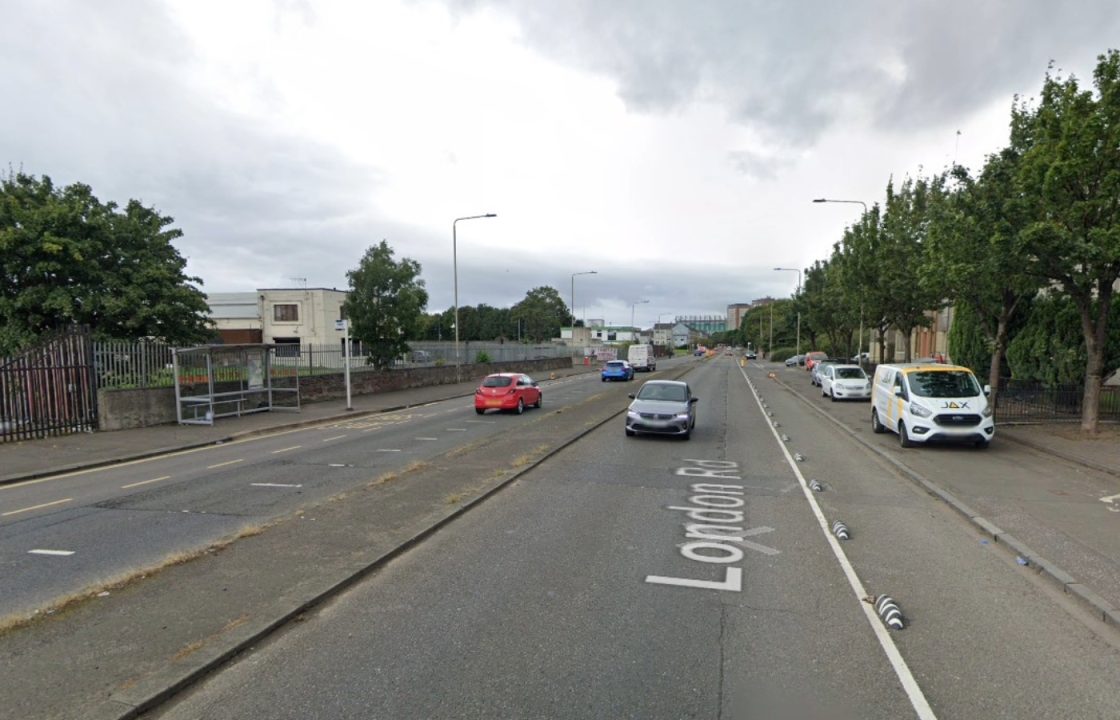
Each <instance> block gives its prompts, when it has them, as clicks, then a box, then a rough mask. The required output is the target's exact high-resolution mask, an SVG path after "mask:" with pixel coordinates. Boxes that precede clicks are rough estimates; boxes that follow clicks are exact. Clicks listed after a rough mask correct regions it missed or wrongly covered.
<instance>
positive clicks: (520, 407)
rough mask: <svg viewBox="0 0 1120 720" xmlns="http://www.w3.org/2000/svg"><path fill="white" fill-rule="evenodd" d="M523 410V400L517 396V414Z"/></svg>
mask: <svg viewBox="0 0 1120 720" xmlns="http://www.w3.org/2000/svg"><path fill="white" fill-rule="evenodd" d="M523 412H525V401H524V400H523V399H522V398H517V414H518V415H520V414H521V413H523Z"/></svg>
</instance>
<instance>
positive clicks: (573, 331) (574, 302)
mask: <svg viewBox="0 0 1120 720" xmlns="http://www.w3.org/2000/svg"><path fill="white" fill-rule="evenodd" d="M598 274H599V273H598V272H596V271H595V270H584V271H583V272H574V273H572V338H573V339H574V338H575V336H576V275H598Z"/></svg>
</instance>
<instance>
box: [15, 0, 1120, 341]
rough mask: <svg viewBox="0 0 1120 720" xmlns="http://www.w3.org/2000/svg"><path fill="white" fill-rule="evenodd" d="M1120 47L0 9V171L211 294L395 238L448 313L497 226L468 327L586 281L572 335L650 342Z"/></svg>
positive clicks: (1097, 36)
mask: <svg viewBox="0 0 1120 720" xmlns="http://www.w3.org/2000/svg"><path fill="white" fill-rule="evenodd" d="M1117 45H1120V3H1117V2H1116V0H1103V1H1093V2H1090V1H1084V2H1078V3H1075V4H1071V5H1068V6H1064V7H1063V6H1059V5H1057V4H1055V3H1053V2H1049V1H1046V2H1044V1H1039V0H1005V1H993V0H984V1H981V2H976V1H975V0H970V1H969V2H959V1H956V0H937V1H929V2H918V1H907V2H899V1H898V0H889V1H888V0H883V1H876V2H871V1H865V2H860V1H853V0H848V1H846V2H819V3H808V2H801V3H795V2H779V1H778V0H774V1H772V2H748V1H746V0H725V1H714V0H709V1H705V2H699V1H696V0H691V1H688V2H686V1H684V0H680V1H670V0H599V1H598V2H592V1H591V0H564V1H563V2H554V1H552V0H535V1H524V2H517V1H514V0H447V1H446V2H441V1H438V0H437V1H432V2H425V1H421V2H410V1H404V2H401V1H398V0H371V1H364V0H338V1H335V0H302V1H301V0H271V1H270V0H236V1H235V2H231V1H230V0H181V1H170V2H154V1H145V0H131V1H130V0H98V1H97V2H90V1H89V0H34V1H32V0H28V1H24V2H21V1H19V0H0V98H2V99H3V110H2V111H0V161H2V162H3V163H5V164H6V165H9V166H10V167H11V168H12V169H15V170H20V169H22V170H23V171H24V172H27V173H30V174H34V175H49V176H50V177H51V178H52V179H53V180H54V181H55V183H56V184H59V185H63V184H70V183H73V182H84V183H87V184H89V185H90V186H92V188H93V191H94V193H95V194H96V195H97V196H98V197H99V198H100V199H101V200H103V201H109V200H115V201H117V202H119V203H121V204H123V203H124V202H126V201H127V200H128V199H130V198H136V199H138V200H141V201H142V202H143V203H145V204H147V205H152V206H155V207H156V208H157V209H158V210H160V211H161V212H162V213H164V214H166V215H170V216H172V217H174V218H175V226H176V227H178V228H179V229H181V230H182V231H183V233H184V236H183V238H181V239H180V240H179V241H178V242H177V247H178V249H179V251H180V253H181V254H182V255H183V256H185V257H186V258H188V272H189V273H190V274H192V275H197V276H199V277H200V278H201V279H202V281H203V290H205V291H208V292H238V291H251V290H254V289H257V288H274V287H300V286H303V285H304V284H305V283H306V285H307V286H308V287H337V288H340V289H344V288H346V287H347V280H346V272H347V271H348V270H351V269H353V268H355V267H356V266H357V264H358V262H359V260H360V258H361V256H362V254H363V253H364V252H365V250H366V248H368V247H369V246H370V245H372V244H375V243H377V242H379V241H380V240H381V239H385V240H387V241H388V242H389V244H390V245H391V246H392V247H393V248H394V250H395V251H396V254H397V257H398V258H400V257H410V258H413V259H415V260H417V261H419V262H420V263H421V265H422V267H423V273H422V277H423V279H424V280H425V282H426V285H427V288H428V292H429V294H430V302H429V306H428V309H429V310H430V311H442V310H444V309H446V308H448V307H450V306H451V305H452V302H453V294H452V287H453V282H452V280H453V275H452V237H451V235H452V233H451V226H452V220H453V219H454V218H456V217H460V216H467V215H476V214H482V213H489V212H493V213H497V215H498V217H496V218H493V219H485V220H472V221H469V222H460V223H459V224H458V279H459V302H460V304H461V305H476V304H478V303H482V302H484V303H488V304H490V305H494V306H499V307H503V306H509V305H511V304H513V303H515V302H517V301H518V300H520V299H521V298H522V297H524V295H525V293H526V291H528V290H529V289H531V288H533V287H537V286H542V285H548V286H552V287H554V288H556V289H557V290H558V291H559V292H560V294H561V296H562V297H563V298H564V299H565V300H566V301H568V300H570V298H569V295H570V292H571V283H572V273H576V272H583V271H588V270H595V271H597V275H586V276H579V277H576V278H575V304H576V314H577V316H578V317H589V318H603V319H606V320H607V321H608V322H610V323H613V324H629V322H630V317H631V312H632V311H633V312H634V314H635V320H636V321H637V323H638V324H640V325H643V326H649V325H650V324H652V323H653V322H654V321H655V320H657V319H658V317H659V316H660V317H661V319H662V320H667V319H668V318H669V317H671V316H673V315H722V314H723V313H724V312H725V309H726V306H727V305H728V304H729V303H733V302H749V301H751V300H753V299H755V298H759V297H763V296H766V295H773V296H775V297H784V296H788V295H789V294H790V293H792V292H793V290H794V288H795V286H796V284H797V274H796V273H790V272H774V270H773V268H774V267H775V266H781V267H789V268H805V267H808V266H809V265H811V264H812V263H813V261H815V260H818V259H825V258H827V257H828V255H829V253H830V251H831V247H832V244H833V243H834V242H836V241H837V240H839V239H840V237H841V235H842V233H843V230H844V227H845V225H846V224H848V223H850V222H852V221H853V220H855V219H856V218H857V217H858V215H859V213H860V207H859V206H858V205H843V204H827V205H818V204H812V203H811V200H812V199H813V198H816V197H828V198H836V199H847V200H862V201H864V202H866V203H868V204H869V205H870V204H872V203H874V202H880V201H881V200H882V198H883V195H884V188H885V186H886V183H887V181H888V179H889V178H890V177H891V176H894V177H896V178H901V177H903V176H905V175H907V174H914V173H916V172H918V171H920V170H921V169H923V168H924V169H925V171H926V172H931V171H938V170H941V169H943V168H944V167H945V166H946V165H948V164H949V163H951V162H952V161H953V160H954V158H955V159H956V160H957V161H958V162H960V163H962V164H964V165H967V166H970V167H972V168H974V169H975V168H978V167H980V165H981V164H982V163H983V159H984V156H985V155H986V154H988V153H991V152H994V151H995V150H997V149H998V148H999V147H1001V146H1002V145H1003V144H1004V143H1005V142H1006V137H1007V121H1008V117H1009V109H1010V107H1011V104H1012V101H1013V99H1014V96H1015V95H1016V94H1019V95H1022V96H1026V97H1034V96H1036V95H1037V93H1038V91H1039V89H1040V87H1041V85H1042V80H1043V77H1044V74H1045V72H1046V69H1047V65H1048V63H1050V62H1051V61H1052V62H1053V63H1054V67H1055V68H1056V69H1060V70H1061V71H1062V72H1063V73H1073V74H1075V75H1077V76H1078V77H1080V78H1082V80H1083V81H1085V83H1086V84H1088V83H1089V80H1090V79H1091V75H1092V69H1093V66H1094V64H1095V58H1096V56H1097V55H1098V54H1100V53H1102V52H1104V51H1105V50H1106V49H1108V48H1110V47H1116V46H1117ZM958 131H959V134H958ZM639 300H649V302H648V303H644V304H639V305H637V306H636V307H635V306H633V305H632V304H633V303H635V302H636V301H639Z"/></svg>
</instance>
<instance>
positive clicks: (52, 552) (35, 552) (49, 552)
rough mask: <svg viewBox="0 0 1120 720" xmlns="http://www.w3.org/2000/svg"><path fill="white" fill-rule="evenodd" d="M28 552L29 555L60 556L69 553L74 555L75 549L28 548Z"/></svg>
mask: <svg viewBox="0 0 1120 720" xmlns="http://www.w3.org/2000/svg"><path fill="white" fill-rule="evenodd" d="M27 554H28V555H58V556H60V557H66V556H67V555H73V554H74V551H73V550H28V551H27Z"/></svg>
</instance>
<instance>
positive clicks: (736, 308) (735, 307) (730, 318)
mask: <svg viewBox="0 0 1120 720" xmlns="http://www.w3.org/2000/svg"><path fill="white" fill-rule="evenodd" d="M753 307H754V303H733V304H731V305H728V306H727V329H728V330H738V329H739V326H740V325H742V324H743V316H745V315H746V314H747V311H748V310H750V309H751V308H753Z"/></svg>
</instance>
